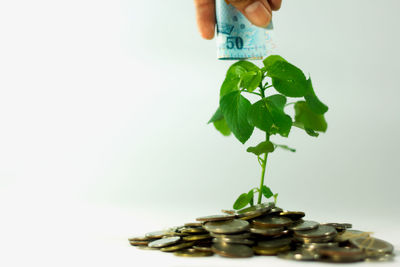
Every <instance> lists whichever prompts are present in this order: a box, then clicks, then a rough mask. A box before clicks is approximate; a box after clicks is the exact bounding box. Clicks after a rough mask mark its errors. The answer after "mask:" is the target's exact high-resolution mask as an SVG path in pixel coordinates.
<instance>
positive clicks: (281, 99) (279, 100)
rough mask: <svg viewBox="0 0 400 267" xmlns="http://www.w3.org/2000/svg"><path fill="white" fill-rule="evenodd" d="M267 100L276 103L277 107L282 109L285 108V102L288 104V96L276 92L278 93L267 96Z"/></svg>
mask: <svg viewBox="0 0 400 267" xmlns="http://www.w3.org/2000/svg"><path fill="white" fill-rule="evenodd" d="M267 101H268V102H270V103H272V104H273V105H275V107H276V108H277V109H279V110H281V111H283V109H284V108H285V104H286V101H287V99H286V97H285V96H283V95H280V94H276V95H271V96H269V97H267Z"/></svg>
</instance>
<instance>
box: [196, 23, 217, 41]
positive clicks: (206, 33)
mask: <svg viewBox="0 0 400 267" xmlns="http://www.w3.org/2000/svg"><path fill="white" fill-rule="evenodd" d="M199 32H200V35H201V37H202V38H203V39H206V40H212V39H213V38H214V35H215V25H214V24H213V23H210V24H208V25H207V24H204V23H203V24H201V26H200V27H199Z"/></svg>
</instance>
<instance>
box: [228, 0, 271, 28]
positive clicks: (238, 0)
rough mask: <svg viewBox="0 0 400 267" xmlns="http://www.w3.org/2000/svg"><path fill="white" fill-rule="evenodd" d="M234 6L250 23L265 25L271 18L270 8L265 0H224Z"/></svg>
mask: <svg viewBox="0 0 400 267" xmlns="http://www.w3.org/2000/svg"><path fill="white" fill-rule="evenodd" d="M226 2H227V3H229V4H231V5H233V6H234V7H236V8H237V9H238V10H239V11H240V12H241V13H242V14H243V15H244V16H245V17H246V18H247V19H248V20H249V21H250V22H251V23H252V24H254V25H256V26H259V27H267V26H268V24H269V23H270V22H271V19H272V9H271V6H270V5H269V3H268V1H267V0H226Z"/></svg>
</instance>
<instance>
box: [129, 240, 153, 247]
mask: <svg viewBox="0 0 400 267" xmlns="http://www.w3.org/2000/svg"><path fill="white" fill-rule="evenodd" d="M149 243H150V241H134V240H132V241H129V244H131V246H147V245H148V244H149Z"/></svg>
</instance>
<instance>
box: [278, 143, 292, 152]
mask: <svg viewBox="0 0 400 267" xmlns="http://www.w3.org/2000/svg"><path fill="white" fill-rule="evenodd" d="M274 146H275V147H279V148H281V149H284V150H288V151H290V152H296V149H294V148H291V147H288V146H287V145H278V144H274Z"/></svg>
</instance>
